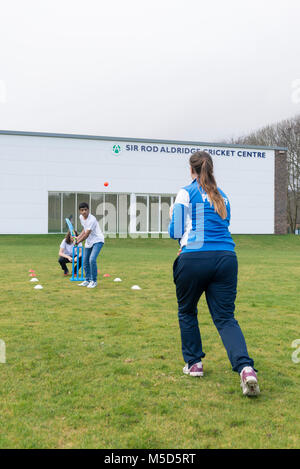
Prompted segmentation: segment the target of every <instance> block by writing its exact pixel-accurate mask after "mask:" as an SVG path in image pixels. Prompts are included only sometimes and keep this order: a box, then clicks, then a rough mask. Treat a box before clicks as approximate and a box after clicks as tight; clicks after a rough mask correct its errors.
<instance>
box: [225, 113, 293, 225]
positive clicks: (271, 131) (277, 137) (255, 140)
mask: <svg viewBox="0 0 300 469" xmlns="http://www.w3.org/2000/svg"><path fill="white" fill-rule="evenodd" d="M230 143H234V144H240V145H257V146H261V145H263V146H278V147H286V148H287V149H288V152H287V169H288V182H287V223H288V225H289V227H290V231H291V232H292V233H295V230H296V228H297V226H298V225H300V114H298V115H296V116H295V117H292V118H290V119H286V120H283V121H281V122H278V123H276V124H272V125H267V126H265V127H262V128H261V129H258V130H256V131H254V132H252V133H250V134H249V135H247V136H244V137H240V138H237V139H231V141H230Z"/></svg>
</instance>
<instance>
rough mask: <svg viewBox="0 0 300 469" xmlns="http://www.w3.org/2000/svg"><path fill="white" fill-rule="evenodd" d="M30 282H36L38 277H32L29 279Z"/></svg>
mask: <svg viewBox="0 0 300 469" xmlns="http://www.w3.org/2000/svg"><path fill="white" fill-rule="evenodd" d="M29 281H30V282H38V281H39V279H38V278H32V279H31V280H29Z"/></svg>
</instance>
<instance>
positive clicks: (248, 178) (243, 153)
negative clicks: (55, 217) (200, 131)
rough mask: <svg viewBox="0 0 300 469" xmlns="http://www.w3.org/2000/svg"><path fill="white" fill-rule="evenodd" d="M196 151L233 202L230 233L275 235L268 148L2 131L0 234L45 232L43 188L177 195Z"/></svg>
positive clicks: (272, 162) (271, 160)
mask: <svg viewBox="0 0 300 469" xmlns="http://www.w3.org/2000/svg"><path fill="white" fill-rule="evenodd" d="M115 145H117V146H118V145H119V147H120V151H119V152H118V153H117V152H116V151H114V149H116V148H117V149H118V147H115ZM195 150H207V151H209V152H211V154H212V157H213V160H214V165H215V175H216V179H217V182H218V185H219V187H221V188H222V189H223V190H224V192H225V193H226V194H227V195H228V197H229V199H230V202H231V211H232V222H231V232H232V233H253V234H256V233H257V234H264V233H274V224H275V217H274V213H275V204H274V190H275V182H276V179H275V173H274V169H275V159H274V158H275V157H274V151H273V150H266V149H263V148H262V149H261V150H259V149H255V150H253V149H252V150H251V149H242V148H237V147H226V146H224V147H218V146H214V145H213V144H197V145H195V144H193V145H192V144H187V143H184V142H182V143H181V144H180V143H174V142H170V143H161V142H151V143H150V142H148V143H145V142H143V141H124V140H119V141H118V140H116V141H112V140H97V139H79V138H58V137H50V136H49V137H47V136H46V137H45V136H22V135H4V134H1V135H0V164H1V173H0V196H1V200H2V201H5V205H6V215H5V217H1V219H0V233H47V232H48V192H55V191H58V192H89V193H90V192H103V191H105V192H107V193H109V192H111V193H119V192H126V193H138V194H143V193H145V194H164V193H165V194H173V193H177V192H178V190H179V189H180V188H181V187H182V186H184V185H186V184H189V182H190V175H189V165H188V159H189V157H190V154H191V153H192V152H193V151H195ZM250 153H251V156H249V154H250ZM254 153H255V154H256V156H253V155H254ZM257 153H260V154H264V157H257ZM278 164H281V162H279V163H278ZM282 164H284V163H283V161H282ZM106 181H107V182H109V186H108V187H107V188H105V187H104V182H106ZM276 184H277V183H276ZM280 187H281V186H280ZM278 207H279V206H278ZM283 210H284V206H280V207H279V208H278V209H277V212H276V213H278V214H279V212H280V213H283ZM281 216H282V215H281ZM278 217H279V215H278ZM278 217H277V218H278ZM278 220H279V218H278ZM280 220H281V219H280ZM281 223H282V222H281V221H280V222H279V224H280V226H281ZM276 226H277V225H276ZM278 226H279V225H278ZM276 229H277V228H276ZM278 229H279V228H278ZM280 229H281V228H280Z"/></svg>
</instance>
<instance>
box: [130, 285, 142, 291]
mask: <svg viewBox="0 0 300 469" xmlns="http://www.w3.org/2000/svg"><path fill="white" fill-rule="evenodd" d="M131 290H141V287H139V286H138V285H133V287H131Z"/></svg>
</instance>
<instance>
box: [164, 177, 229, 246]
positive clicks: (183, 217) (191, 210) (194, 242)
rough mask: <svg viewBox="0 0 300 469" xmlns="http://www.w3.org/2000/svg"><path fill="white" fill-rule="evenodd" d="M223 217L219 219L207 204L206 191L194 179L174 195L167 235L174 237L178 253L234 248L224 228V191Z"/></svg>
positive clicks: (212, 208)
mask: <svg viewBox="0 0 300 469" xmlns="http://www.w3.org/2000/svg"><path fill="white" fill-rule="evenodd" d="M218 191H219V192H220V194H221V195H222V196H223V198H224V201H225V206H226V209H227V217H226V218H225V220H223V219H222V218H221V217H220V215H219V214H218V213H217V212H216V211H215V209H214V206H213V205H212V204H210V202H209V199H208V195H207V193H206V192H205V191H204V190H203V189H202V187H199V184H198V182H197V179H194V180H193V182H192V183H191V184H189V185H188V186H185V187H184V188H182V189H181V190H180V191H179V192H178V194H177V197H176V200H175V203H174V206H173V214H172V219H171V222H170V224H169V234H170V237H171V238H173V239H178V240H179V243H180V246H181V248H182V252H195V251H234V247H235V243H234V242H233V240H232V237H231V234H230V231H229V229H228V227H229V224H230V204H229V200H228V198H227V196H226V195H225V194H224V192H223V191H222V190H221V189H219V188H218Z"/></svg>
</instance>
